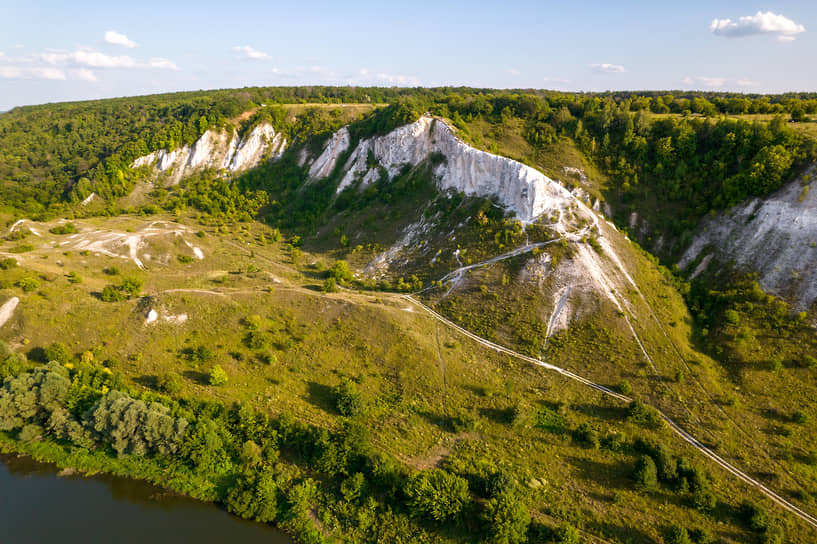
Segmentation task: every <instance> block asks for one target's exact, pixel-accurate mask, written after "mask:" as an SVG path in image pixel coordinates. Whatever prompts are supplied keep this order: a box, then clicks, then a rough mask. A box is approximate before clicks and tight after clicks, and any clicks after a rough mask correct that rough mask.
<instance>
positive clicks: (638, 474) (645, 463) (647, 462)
mask: <svg viewBox="0 0 817 544" xmlns="http://www.w3.org/2000/svg"><path fill="white" fill-rule="evenodd" d="M633 480H634V481H635V485H636V486H637V487H639V488H641V489H643V490H645V491H650V490H653V489H655V488H656V487H657V486H658V469H657V468H656V467H655V461H653V460H652V457H650V456H649V455H642V456H641V457H639V458H638V460H637V461H636V463H635V469H634V470H633Z"/></svg>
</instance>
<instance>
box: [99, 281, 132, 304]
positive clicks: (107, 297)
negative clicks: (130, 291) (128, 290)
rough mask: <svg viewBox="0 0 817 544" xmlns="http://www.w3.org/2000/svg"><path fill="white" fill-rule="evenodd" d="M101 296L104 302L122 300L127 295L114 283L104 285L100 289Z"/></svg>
mask: <svg viewBox="0 0 817 544" xmlns="http://www.w3.org/2000/svg"><path fill="white" fill-rule="evenodd" d="M101 298H102V300H104V301H105V302H122V301H123V300H125V299H126V298H127V297H126V296H125V295H124V293H122V291H120V290H119V289H118V288H117V287H116V286H115V285H106V286H105V287H104V288H103V289H102V295H101Z"/></svg>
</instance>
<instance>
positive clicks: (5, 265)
mask: <svg viewBox="0 0 817 544" xmlns="http://www.w3.org/2000/svg"><path fill="white" fill-rule="evenodd" d="M15 266H17V259H14V258H12V257H6V258H5V259H0V270H8V269H10V268H14V267H15Z"/></svg>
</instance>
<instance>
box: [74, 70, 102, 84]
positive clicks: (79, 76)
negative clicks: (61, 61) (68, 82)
mask: <svg viewBox="0 0 817 544" xmlns="http://www.w3.org/2000/svg"><path fill="white" fill-rule="evenodd" d="M69 74H70V75H71V79H76V80H79V81H96V80H97V79H96V74H94V73H93V72H92V71H91V70H89V69H87V68H78V69H76V70H71V71H70V72H69Z"/></svg>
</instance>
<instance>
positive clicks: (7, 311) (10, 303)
mask: <svg viewBox="0 0 817 544" xmlns="http://www.w3.org/2000/svg"><path fill="white" fill-rule="evenodd" d="M19 303H20V299H19V298H17V297H11V298H10V299H8V300H7V301H6V302H4V303H3V305H2V306H0V327H2V326H3V325H5V324H6V321H8V320H9V319H11V316H13V315H14V310H15V309H17V304H19Z"/></svg>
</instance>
